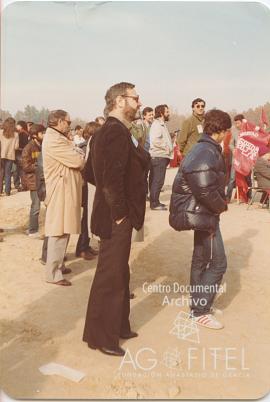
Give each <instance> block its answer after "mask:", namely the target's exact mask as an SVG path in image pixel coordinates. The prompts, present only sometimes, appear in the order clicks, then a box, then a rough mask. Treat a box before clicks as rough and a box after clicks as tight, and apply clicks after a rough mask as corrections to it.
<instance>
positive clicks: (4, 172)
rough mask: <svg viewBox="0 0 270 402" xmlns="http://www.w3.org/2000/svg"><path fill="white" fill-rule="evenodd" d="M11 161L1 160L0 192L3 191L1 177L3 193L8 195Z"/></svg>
mask: <svg viewBox="0 0 270 402" xmlns="http://www.w3.org/2000/svg"><path fill="white" fill-rule="evenodd" d="M12 164H13V161H11V160H9V159H1V173H0V176H1V177H0V192H2V191H3V177H5V193H6V194H7V195H10V190H11V169H12Z"/></svg>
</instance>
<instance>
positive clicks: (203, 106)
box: [195, 105, 205, 109]
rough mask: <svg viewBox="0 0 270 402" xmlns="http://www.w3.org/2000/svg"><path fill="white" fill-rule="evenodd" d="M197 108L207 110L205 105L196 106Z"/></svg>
mask: <svg viewBox="0 0 270 402" xmlns="http://www.w3.org/2000/svg"><path fill="white" fill-rule="evenodd" d="M195 107H196V108H197V109H204V108H205V105H195Z"/></svg>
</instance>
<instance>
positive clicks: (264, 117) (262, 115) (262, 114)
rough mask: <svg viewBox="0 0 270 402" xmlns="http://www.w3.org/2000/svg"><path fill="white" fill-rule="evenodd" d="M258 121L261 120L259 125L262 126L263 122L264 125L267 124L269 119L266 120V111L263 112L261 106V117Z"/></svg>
mask: <svg viewBox="0 0 270 402" xmlns="http://www.w3.org/2000/svg"><path fill="white" fill-rule="evenodd" d="M260 122H261V126H262V127H263V126H264V124H265V125H266V127H268V126H269V121H268V118H267V115H266V113H265V110H264V108H262V111H261V119H260Z"/></svg>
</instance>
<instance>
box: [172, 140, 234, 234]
mask: <svg viewBox="0 0 270 402" xmlns="http://www.w3.org/2000/svg"><path fill="white" fill-rule="evenodd" d="M221 151H222V149H221V146H220V145H219V144H218V143H217V142H216V141H214V140H213V139H212V138H211V137H209V136H208V135H206V134H203V135H202V137H201V139H200V140H199V142H198V143H197V144H196V145H195V146H194V147H193V148H192V150H191V151H190V152H189V153H188V154H187V156H186V157H185V159H184V160H183V162H182V164H181V165H180V168H179V170H178V173H177V175H176V177H175V179H174V183H173V189H172V196H171V202H170V216H169V222H170V225H171V226H172V227H173V228H174V229H175V230H179V231H181V230H190V229H193V230H205V231H209V232H214V231H215V230H216V227H217V224H218V222H219V215H220V214H221V213H222V212H224V211H226V210H227V204H226V198H225V177H226V169H225V163H224V160H223V157H222V154H221Z"/></svg>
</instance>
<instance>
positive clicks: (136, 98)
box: [121, 95, 140, 103]
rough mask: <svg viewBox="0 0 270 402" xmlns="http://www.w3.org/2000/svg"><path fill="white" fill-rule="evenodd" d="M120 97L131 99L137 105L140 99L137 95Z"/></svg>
mask: <svg viewBox="0 0 270 402" xmlns="http://www.w3.org/2000/svg"><path fill="white" fill-rule="evenodd" d="M121 96H123V98H131V99H134V100H135V101H136V102H137V103H138V102H139V99H140V97H139V95H138V96H131V95H121Z"/></svg>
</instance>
